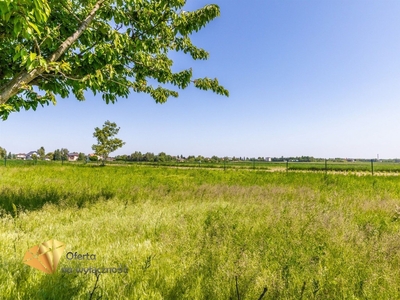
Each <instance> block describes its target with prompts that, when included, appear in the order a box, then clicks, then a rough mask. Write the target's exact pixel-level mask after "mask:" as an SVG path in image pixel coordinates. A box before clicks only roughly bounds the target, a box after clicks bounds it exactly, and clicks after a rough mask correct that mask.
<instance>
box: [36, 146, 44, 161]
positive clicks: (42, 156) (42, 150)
mask: <svg viewBox="0 0 400 300" xmlns="http://www.w3.org/2000/svg"><path fill="white" fill-rule="evenodd" d="M36 152H37V153H38V155H39V157H40V159H41V160H44V159H45V158H46V152H45V150H44V147H43V146H42V147H40V148H39V149H38V150H37V151H36Z"/></svg>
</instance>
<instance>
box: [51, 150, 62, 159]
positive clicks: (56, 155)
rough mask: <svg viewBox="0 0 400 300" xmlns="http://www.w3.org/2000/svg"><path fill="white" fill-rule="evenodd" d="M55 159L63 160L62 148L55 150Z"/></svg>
mask: <svg viewBox="0 0 400 300" xmlns="http://www.w3.org/2000/svg"><path fill="white" fill-rule="evenodd" d="M53 159H54V160H61V151H60V149H56V150H54V153H53Z"/></svg>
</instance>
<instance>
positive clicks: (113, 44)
mask: <svg viewBox="0 0 400 300" xmlns="http://www.w3.org/2000/svg"><path fill="white" fill-rule="evenodd" d="M185 3H186V0H147V1H142V0H140V1H138V0H18V1H16V0H1V1H0V117H1V118H3V119H6V118H7V117H8V115H9V114H10V113H11V112H15V111H20V109H21V108H24V109H26V110H28V109H34V110H35V109H36V107H37V106H38V105H42V106H43V105H48V104H50V103H54V104H55V103H56V95H59V96H61V97H62V98H65V97H68V96H69V95H70V94H71V93H72V94H74V95H75V97H76V98H77V99H78V100H84V99H85V96H84V91H85V90H91V91H92V92H93V93H94V94H97V93H99V94H101V95H102V98H103V100H104V101H105V102H106V103H109V102H111V103H114V102H115V101H117V98H118V97H128V95H129V93H130V92H132V91H133V92H138V93H147V94H149V95H150V96H151V97H152V98H153V99H154V100H155V101H156V102H157V103H164V102H165V101H166V100H167V99H168V97H170V96H172V97H177V96H178V93H177V91H176V89H171V88H170V87H171V86H176V87H177V88H178V89H184V88H186V87H188V86H189V85H190V84H193V85H194V86H195V87H197V88H200V89H203V90H212V91H214V92H216V93H218V94H221V95H226V96H228V91H227V90H226V89H225V88H224V87H222V86H221V85H220V84H219V83H218V80H217V79H210V78H208V77H205V78H197V79H195V78H193V73H192V69H191V68H190V67H188V68H187V69H184V70H181V71H179V72H173V71H172V70H171V67H172V65H173V61H172V60H171V59H170V57H169V55H168V54H169V52H170V51H180V52H183V53H185V54H189V55H190V56H191V57H192V58H193V59H194V60H206V59H208V57H209V54H208V52H207V51H205V50H204V49H201V48H198V47H196V46H195V45H193V44H192V42H191V39H190V36H191V34H192V33H194V32H197V31H199V30H200V29H201V28H203V27H204V26H205V25H206V24H207V23H209V22H210V21H211V20H213V19H214V18H216V17H217V16H219V15H220V9H219V7H218V6H217V5H213V4H211V5H206V6H204V7H203V8H200V9H198V10H196V11H191V12H189V11H184V10H183V7H184V5H185ZM154 82H155V83H156V84H155V85H153V83H154ZM34 87H35V88H34Z"/></svg>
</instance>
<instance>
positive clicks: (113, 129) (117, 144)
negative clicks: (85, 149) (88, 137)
mask: <svg viewBox="0 0 400 300" xmlns="http://www.w3.org/2000/svg"><path fill="white" fill-rule="evenodd" d="M119 129H120V128H119V127H117V124H115V123H114V122H110V121H108V120H107V121H106V122H105V123H104V125H103V128H102V129H100V128H98V127H96V128H95V129H94V133H93V137H95V138H96V139H97V145H93V146H92V149H93V150H94V151H95V153H96V154H97V155H99V156H101V157H102V158H103V163H102V164H103V165H104V162H105V160H106V159H107V157H108V155H109V154H110V153H111V152H114V151H115V150H117V149H118V148H121V147H122V146H123V145H124V144H125V142H123V141H122V140H121V139H118V138H114V136H116V135H117V134H118V132H119Z"/></svg>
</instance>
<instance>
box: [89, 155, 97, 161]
mask: <svg viewBox="0 0 400 300" xmlns="http://www.w3.org/2000/svg"><path fill="white" fill-rule="evenodd" d="M89 160H90V161H98V160H99V158H98V157H97V155H91V156H89Z"/></svg>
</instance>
